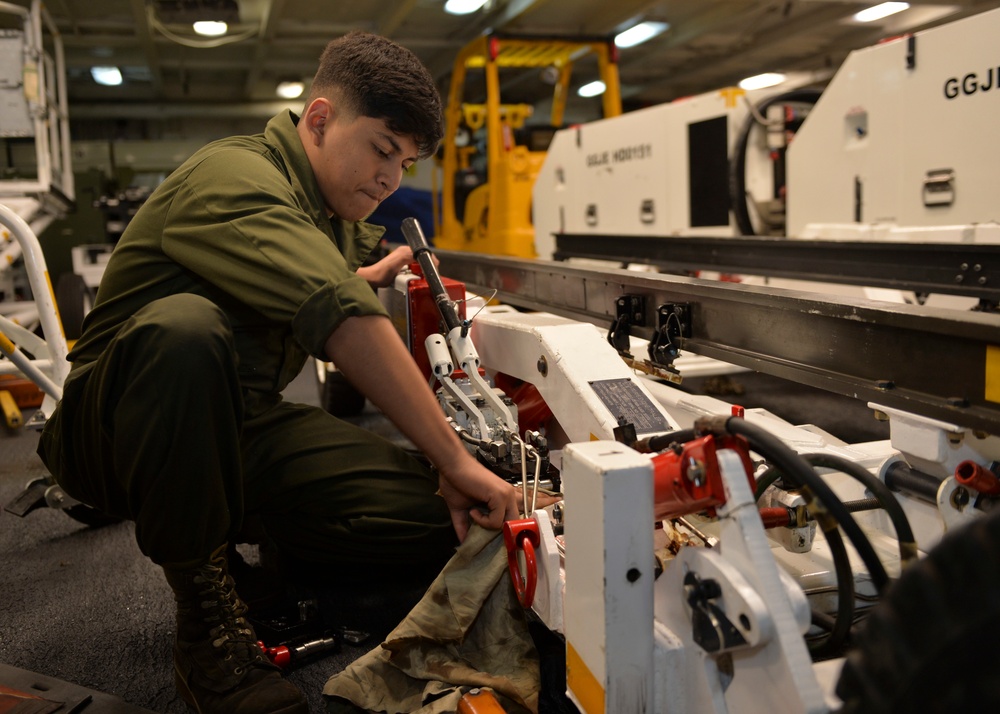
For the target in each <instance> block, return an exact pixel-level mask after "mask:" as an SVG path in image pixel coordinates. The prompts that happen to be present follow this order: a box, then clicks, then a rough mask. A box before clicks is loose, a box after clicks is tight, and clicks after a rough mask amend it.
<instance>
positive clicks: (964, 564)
mask: <svg viewBox="0 0 1000 714" xmlns="http://www.w3.org/2000/svg"><path fill="white" fill-rule="evenodd" d="M998 642H1000V514H995V515H990V516H983V517H981V518H978V519H976V520H975V521H973V522H972V523H970V524H968V525H966V526H964V527H962V528H959V529H957V530H955V531H952V532H950V533H948V534H946V535H945V537H944V538H942V540H941V542H940V543H939V544H938V545H937V546H936V547H934V548H933V549H932V550H931V551H930V553H928V555H927V557H926V558H924V559H923V560H921V561H919V562H917V563H915V564H913V565H912V566H910V567H909V568H907V569H906V570H905V571H904V572H903V574H902V576H901V577H900V578H899V580H898V581H896V582H895V583H894V584H893V585H892V586H891V587H890V589H889V591H888V593H887V594H886V596H885V597H884V598H883V599H882V601H881V602H879V604H878V605H876V606H875V607H874V608H873V609H872V612H871V615H869V617H868V620H867V622H866V623H865V625H864V627H863V628H862V630H861V632H860V634H859V637H858V640H857V647H856V648H855V649H854V650H853V651H851V652H850V653H849V654H848V656H847V659H846V661H845V663H844V668H843V670H842V672H841V676H840V680H839V682H838V683H837V695H838V696H839V697H840V698H841V700H843V702H844V708H843V709H842V710H841V711H840V714H868V713H869V712H872V713H874V712H878V713H879V714H903V712H916V711H920V712H941V713H942V714H943V713H945V712H947V713H951V712H962V711H965V712H986V711H1000V678H997V677H996V676H993V675H992V674H991V673H990V669H989V665H987V666H986V668H985V669H984V668H983V667H982V666H980V663H988V662H992V661H995V659H996V656H997V654H998V653H1000V647H998V644H997V643H998Z"/></svg>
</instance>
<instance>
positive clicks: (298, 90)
mask: <svg viewBox="0 0 1000 714" xmlns="http://www.w3.org/2000/svg"><path fill="white" fill-rule="evenodd" d="M305 88H306V87H305V85H304V84H303V83H302V82H297V81H287V82H279V83H278V90H277V91H278V96H279V97H281V98H282V99H296V98H298V97H301V96H302V92H304V91H305Z"/></svg>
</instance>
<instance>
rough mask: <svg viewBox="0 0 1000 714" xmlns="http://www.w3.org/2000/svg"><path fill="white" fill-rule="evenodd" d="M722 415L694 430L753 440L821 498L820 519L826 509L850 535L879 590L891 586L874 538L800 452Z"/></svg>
mask: <svg viewBox="0 0 1000 714" xmlns="http://www.w3.org/2000/svg"><path fill="white" fill-rule="evenodd" d="M720 421H721V420H720V419H719V418H707V419H699V420H698V422H696V424H695V429H696V430H700V431H702V432H704V433H711V432H714V431H716V430H718V429H719V427H720V426H721V429H722V430H723V431H725V432H728V433H730V434H736V435H739V436H743V437H744V438H746V440H747V441H748V442H749V443H750V447H751V448H752V449H753V450H754V451H756V452H757V453H759V454H760V455H761V456H763V457H764V458H766V459H767V460H768V461H770V462H771V463H773V464H774V465H775V466H776V467H777V468H779V469H781V471H782V472H783V473H784V474H785V475H787V476H788V477H789V478H791V479H792V480H793V481H795V482H796V483H797V484H798V485H799V486H802V487H804V488H807V489H808V491H809V493H811V494H812V495H813V496H815V497H816V499H818V500H819V504H820V506H821V508H822V511H821V512H819V513H817V514H816V516H817V520H818V519H819V518H820V516H821V515H822V514H823V512H825V513H827V514H829V515H830V516H831V517H832V518H833V519H834V520H835V521H837V523H839V524H840V527H841V528H843V529H844V533H846V534H847V537H848V538H850V540H851V543H852V544H853V545H854V549H855V550H856V551H857V552H858V555H860V556H861V560H862V561H863V562H864V564H865V567H867V568H868V574H869V575H870V576H871V579H872V582H873V583H874V584H875V588H876V589H877V590H878V592H879V593H882V592H884V591H885V588H886V587H887V586H888V585H889V575H888V574H887V573H886V572H885V567H884V566H883V565H882V562H881V561H880V560H879V559H878V556H877V555H876V553H875V549H874V548H873V547H872V544H871V541H869V540H868V538H867V537H866V536H865V534H864V531H862V530H861V528H860V526H858V523H857V521H855V520H854V517H853V516H852V515H851V514H850V512H849V511H848V510H847V509H846V508H845V507H844V504H843V503H842V502H841V501H840V499H838V498H837V496H836V495H835V494H834V493H833V490H832V489H831V488H830V487H829V486H827V485H826V483H825V482H824V481H823V479H822V478H820V477H819V474H817V473H816V472H815V471H814V470H813V468H812V466H810V465H809V462H807V461H806V460H805V459H803V458H802V457H800V456H799V455H798V454H797V453H795V452H794V451H792V450H791V449H790V448H789V447H788V446H786V445H785V444H784V442H782V441H781V440H780V439H778V438H777V437H775V436H773V435H772V434H769V433H768V432H766V431H764V430H763V429H761V428H760V427H757V426H754V425H753V424H751V423H749V422H748V421H747V420H746V419H741V418H740V417H726V418H725V420H724V421H722V423H721V424H720V423H719V422H720Z"/></svg>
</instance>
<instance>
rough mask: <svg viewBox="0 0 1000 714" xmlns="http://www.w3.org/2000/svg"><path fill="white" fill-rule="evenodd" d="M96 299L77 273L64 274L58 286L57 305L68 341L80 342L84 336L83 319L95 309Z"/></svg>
mask: <svg viewBox="0 0 1000 714" xmlns="http://www.w3.org/2000/svg"><path fill="white" fill-rule="evenodd" d="M93 304H94V297H93V294H92V293H91V291H90V288H89V287H87V284H86V283H85V282H84V281H83V278H82V277H80V276H79V275H77V274H76V273H63V275H62V276H61V277H60V278H59V282H58V283H57V284H56V305H57V306H58V307H59V317H60V318H61V319H62V326H63V333H65V335H66V339H67V340H78V339H80V335H82V334H83V318H84V317H86V316H87V313H88V312H90V308H91V307H93Z"/></svg>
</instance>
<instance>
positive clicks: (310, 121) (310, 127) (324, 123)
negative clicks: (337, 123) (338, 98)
mask: <svg viewBox="0 0 1000 714" xmlns="http://www.w3.org/2000/svg"><path fill="white" fill-rule="evenodd" d="M333 115H334V108H333V104H331V103H330V100H329V99H326V98H324V97H318V98H316V99H314V100H312V101H311V102H310V103H309V106H308V107H306V110H305V112H304V114H303V116H302V121H303V122H305V127H306V131H307V132H308V134H309V136H310V137H311V139H312V142H313V143H314V144H316V145H317V146H318V145H319V144H320V143H321V142H322V141H323V133H324V132H325V131H326V129H327V127H328V126H329V124H330V123H331V122H332V121H333Z"/></svg>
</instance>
